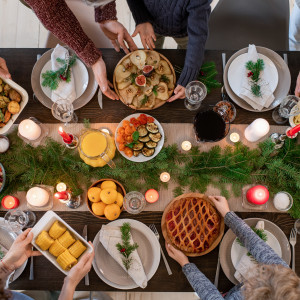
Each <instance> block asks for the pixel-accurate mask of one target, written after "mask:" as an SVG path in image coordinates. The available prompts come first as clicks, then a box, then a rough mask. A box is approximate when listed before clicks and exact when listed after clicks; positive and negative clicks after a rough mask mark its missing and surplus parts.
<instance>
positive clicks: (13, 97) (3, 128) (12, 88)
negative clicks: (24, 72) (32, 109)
mask: <svg viewBox="0 0 300 300" xmlns="http://www.w3.org/2000/svg"><path fill="white" fill-rule="evenodd" d="M27 102H28V94H27V92H26V91H25V90H24V89H23V88H22V87H21V86H19V85H18V84H16V83H15V82H14V81H12V80H10V79H4V78H2V77H0V134H3V133H5V132H7V131H8V130H9V129H10V127H11V126H12V125H13V124H14V122H15V121H16V119H17V118H18V116H19V115H20V113H21V112H22V110H23V109H24V107H25V106H26V104H27Z"/></svg>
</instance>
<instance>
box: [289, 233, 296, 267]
mask: <svg viewBox="0 0 300 300" xmlns="http://www.w3.org/2000/svg"><path fill="white" fill-rule="evenodd" d="M296 242H297V232H296V230H295V228H293V229H292V231H291V233H290V244H291V246H292V248H293V260H292V270H293V271H294V272H295V245H296Z"/></svg>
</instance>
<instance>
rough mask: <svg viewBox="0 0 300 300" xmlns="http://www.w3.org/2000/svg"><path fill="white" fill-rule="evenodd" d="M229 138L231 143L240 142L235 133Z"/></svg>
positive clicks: (238, 136)
mask: <svg viewBox="0 0 300 300" xmlns="http://www.w3.org/2000/svg"><path fill="white" fill-rule="evenodd" d="M229 138H230V140H231V141H232V142H233V143H237V142H238V141H239V140H240V135H239V134H238V133H237V132H233V133H231V134H230V136H229Z"/></svg>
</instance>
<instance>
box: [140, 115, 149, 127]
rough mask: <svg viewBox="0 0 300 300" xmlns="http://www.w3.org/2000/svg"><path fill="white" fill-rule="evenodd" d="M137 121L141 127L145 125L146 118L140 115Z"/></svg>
mask: <svg viewBox="0 0 300 300" xmlns="http://www.w3.org/2000/svg"><path fill="white" fill-rule="evenodd" d="M138 120H139V122H140V123H141V124H142V125H145V124H147V116H146V115H145V114H141V115H140V116H139V117H138Z"/></svg>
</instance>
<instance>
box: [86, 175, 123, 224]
mask: <svg viewBox="0 0 300 300" xmlns="http://www.w3.org/2000/svg"><path fill="white" fill-rule="evenodd" d="M125 194H126V191H125V189H124V187H123V185H122V184H121V183H120V182H118V181H116V180H114V179H100V180H98V181H96V182H94V183H93V184H92V185H91V186H90V188H89V189H88V191H87V196H86V204H87V207H88V208H89V210H90V212H91V213H92V214H93V215H94V216H95V217H97V218H99V219H104V220H105V219H107V220H109V221H113V220H115V219H117V218H118V217H119V216H120V214H121V212H122V210H123V198H124V196H125Z"/></svg>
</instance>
